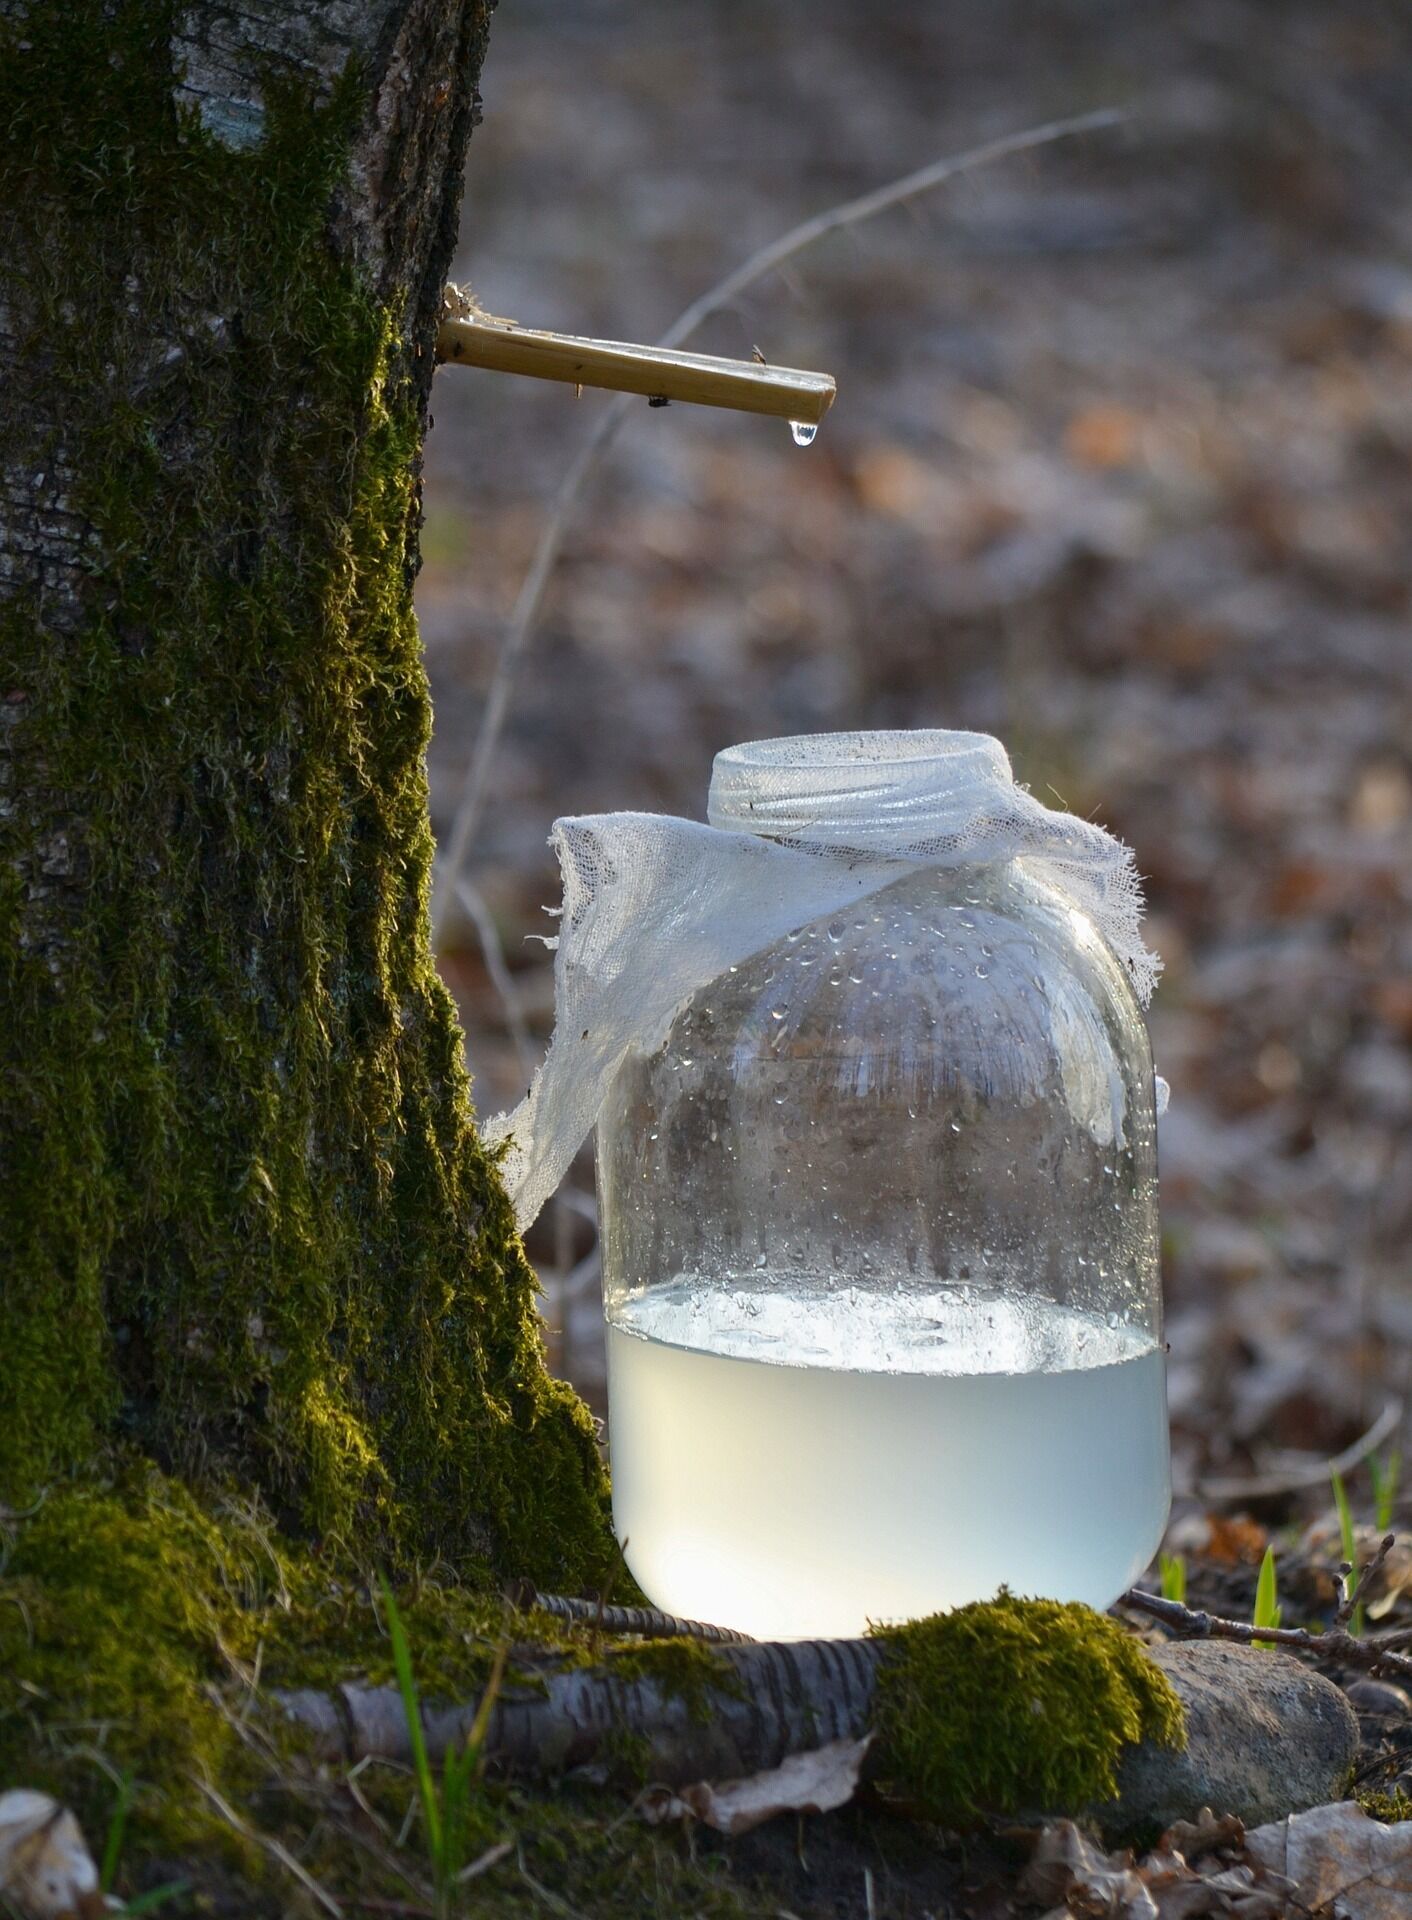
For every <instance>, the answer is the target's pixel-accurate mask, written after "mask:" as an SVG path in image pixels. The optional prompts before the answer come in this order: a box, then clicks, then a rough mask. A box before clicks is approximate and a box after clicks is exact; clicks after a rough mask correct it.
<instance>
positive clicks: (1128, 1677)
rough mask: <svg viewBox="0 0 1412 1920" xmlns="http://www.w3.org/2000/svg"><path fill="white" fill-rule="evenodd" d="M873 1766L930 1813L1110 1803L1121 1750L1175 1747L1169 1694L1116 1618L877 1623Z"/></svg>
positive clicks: (954, 1820)
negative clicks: (879, 1649) (1155, 1744)
mask: <svg viewBox="0 0 1412 1920" xmlns="http://www.w3.org/2000/svg"><path fill="white" fill-rule="evenodd" d="M876 1637H877V1638H878V1639H879V1640H880V1641H881V1642H882V1643H883V1645H884V1646H885V1647H886V1649H887V1652H886V1657H885V1659H884V1661H883V1664H882V1666H881V1668H880V1669H879V1673H878V1682H877V1709H876V1711H877V1725H878V1763H879V1765H880V1768H881V1771H882V1774H883V1777H884V1781H885V1785H886V1789H887V1790H888V1791H889V1792H890V1793H892V1794H894V1795H895V1796H896V1797H897V1798H899V1799H900V1800H903V1801H905V1802H906V1803H907V1804H909V1805H911V1806H914V1807H916V1808H917V1809H918V1810H919V1811H920V1812H922V1813H924V1814H925V1815H926V1816H928V1817H929V1818H931V1819H934V1820H939V1821H942V1822H943V1823H945V1824H947V1825H961V1826H964V1825H968V1824H971V1823H973V1822H974V1821H976V1820H978V1819H980V1818H983V1817H984V1816H986V1815H994V1814H1021V1813H1035V1812H1041V1811H1043V1812H1056V1813H1076V1812H1080V1811H1082V1810H1083V1809H1084V1808H1086V1807H1090V1806H1094V1805H1096V1804H1098V1803H1099V1802H1101V1801H1104V1800H1107V1799H1110V1798H1111V1797H1112V1795H1113V1793H1114V1792H1115V1790H1116V1786H1117V1777H1116V1767H1117V1762H1118V1757H1119V1755H1120V1754H1121V1752H1122V1750H1123V1748H1124V1747H1125V1746H1127V1745H1129V1744H1133V1743H1135V1742H1137V1741H1139V1740H1156V1741H1159V1742H1162V1743H1164V1744H1166V1745H1170V1746H1181V1745H1182V1744H1183V1742H1184V1740H1185V1737H1186V1736H1185V1726H1184V1720H1183V1714H1182V1707H1181V1702H1180V1700H1179V1699H1178V1698H1177V1695H1176V1693H1175V1691H1174V1690H1173V1688H1172V1685H1171V1683H1170V1681H1169V1680H1168V1679H1167V1677H1166V1675H1165V1674H1164V1673H1163V1672H1162V1671H1161V1669H1160V1668H1159V1667H1157V1666H1156V1665H1155V1664H1154V1662H1152V1661H1151V1660H1149V1659H1148V1658H1147V1655H1146V1654H1145V1653H1144V1652H1143V1649H1142V1645H1141V1643H1140V1642H1139V1641H1138V1640H1136V1639H1134V1638H1133V1636H1132V1634H1130V1633H1128V1632H1127V1631H1126V1630H1125V1629H1124V1628H1123V1627H1122V1626H1120V1625H1119V1624H1118V1622H1117V1621H1115V1620H1110V1619H1109V1618H1108V1617H1107V1615H1106V1614H1101V1613H1095V1612H1093V1611H1092V1609H1091V1608H1088V1607H1081V1606H1070V1605H1064V1604H1061V1603H1060V1602H1059V1601H1057V1600H1021V1599H1017V1598H1015V1597H1014V1596H1013V1595H1011V1594H1006V1593H1002V1594H1001V1595H1000V1596H999V1597H998V1598H997V1599H995V1600H993V1601H987V1602H984V1603H977V1604H976V1605H974V1606H968V1607H958V1608H957V1609H956V1611H955V1612H954V1613H947V1614H936V1615H933V1616H932V1617H931V1618H930V1619H926V1620H917V1621H912V1622H910V1623H909V1624H907V1625H906V1626H902V1627H887V1628H881V1629H878V1630H877V1631H876Z"/></svg>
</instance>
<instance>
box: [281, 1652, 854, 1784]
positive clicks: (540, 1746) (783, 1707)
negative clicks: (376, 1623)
mask: <svg viewBox="0 0 1412 1920" xmlns="http://www.w3.org/2000/svg"><path fill="white" fill-rule="evenodd" d="M882 1657H883V1648H882V1643H881V1642H879V1641H875V1640H803V1641H797V1642H790V1643H777V1642H753V1641H752V1642H747V1643H743V1644H728V1645H722V1646H720V1647H717V1648H715V1649H714V1650H713V1658H714V1662H715V1663H716V1666H715V1676H716V1677H715V1678H713V1679H711V1680H710V1682H709V1686H710V1713H709V1717H708V1718H705V1719H703V1718H702V1714H701V1702H700V1700H699V1699H698V1698H696V1697H694V1695H693V1694H692V1693H691V1692H689V1691H682V1690H678V1689H676V1688H674V1687H671V1686H669V1685H667V1684H665V1683H664V1682H663V1681H662V1680H661V1679H660V1678H658V1677H656V1676H653V1675H650V1674H647V1673H643V1672H642V1671H640V1670H638V1669H636V1668H635V1667H634V1666H633V1665H632V1663H631V1662H629V1661H628V1660H626V1659H618V1660H615V1659H613V1658H611V1657H610V1658H609V1659H607V1660H606V1661H604V1663H603V1664H602V1665H599V1666H594V1667H569V1668H563V1669H559V1670H552V1669H551V1670H548V1671H546V1672H545V1673H544V1674H543V1675H542V1676H541V1677H540V1678H539V1679H538V1683H537V1684H536V1685H535V1686H533V1687H532V1688H531V1687H525V1688H518V1689H517V1688H516V1687H515V1686H514V1685H513V1683H511V1682H507V1683H506V1684H505V1685H504V1686H503V1687H502V1688H501V1691H500V1695H499V1697H498V1699H497V1701H496V1704H495V1708H494V1710H493V1712H492V1713H491V1716H490V1723H489V1726H488V1728H487V1730H486V1740H485V1749H484V1750H485V1752H486V1755H487V1757H488V1758H489V1759H491V1760H493V1762H494V1763H495V1765H496V1766H497V1767H499V1768H501V1769H503V1770H505V1771H507V1772H511V1773H531V1774H533V1773H546V1772H551V1773H558V1772H564V1771H567V1770H568V1769H569V1768H572V1767H587V1766H593V1765H595V1764H603V1763H606V1762H607V1761H609V1760H611V1759H612V1758H614V1756H615V1754H620V1753H621V1742H622V1738H623V1736H624V1734H631V1735H633V1736H634V1737H635V1738H636V1739H637V1740H638V1741H640V1742H642V1743H644V1744H645V1747H646V1749H647V1752H646V1754H645V1755H644V1758H645V1760H646V1764H647V1766H648V1771H649V1774H650V1777H651V1778H652V1779H653V1780H658V1781H661V1782H663V1783H664V1784H666V1785H671V1786H676V1785H682V1784H685V1783H688V1782H691V1781H695V1780H701V1779H716V1780H725V1779H737V1778H739V1777H741V1776H742V1775H745V1774H751V1773H758V1772H760V1771H762V1770H763V1769H765V1768H768V1767H777V1766H779V1765H780V1763H781V1761H783V1760H784V1759H785V1758H786V1757H787V1756H788V1755H789V1754H792V1753H803V1752H807V1751H809V1750H810V1749H812V1748H815V1747H819V1746H822V1745H824V1744H825V1743H826V1742H828V1741H831V1740H857V1739H860V1738H861V1737H862V1735H863V1734H864V1733H866V1732H867V1731H868V1730H869V1724H870V1721H871V1717H872V1709H873V1687H874V1682H875V1680H876V1677H877V1669H878V1664H879V1662H880V1660H881V1659H882ZM280 1703H281V1705H282V1706H283V1708H284V1710H285V1712H286V1713H288V1714H289V1715H290V1716H291V1717H292V1718H293V1719H295V1720H297V1721H298V1722H299V1723H300V1724H301V1725H303V1726H305V1727H307V1728H308V1729H309V1730H310V1732H311V1733H312V1734H313V1735H314V1737H315V1740H316V1742H317V1744H318V1746H319V1750H320V1752H321V1753H322V1754H324V1755H326V1756H328V1757H335V1756H336V1757H339V1758H342V1759H344V1760H349V1761H356V1760H361V1759H364V1758H366V1757H367V1756H370V1755H371V1756H373V1757H375V1758H377V1759H383V1760H395V1761H399V1762H404V1763H405V1762H407V1761H408V1760H409V1759H410V1758H411V1753H412V1748H411V1741H410V1737H409V1733H408V1726H407V1717H406V1713H405V1710H404V1707H403V1703H402V1696H401V1694H400V1693H399V1692H398V1690H397V1688H396V1687H392V1686H384V1687H367V1686H358V1685H351V1684H344V1685H341V1686H338V1687H335V1688H333V1689H332V1691H330V1692H328V1693H323V1692H313V1691H309V1690H305V1691H300V1692H297V1693H287V1694H284V1695H282V1696H280ZM476 1711H477V1707H476V1703H475V1702H470V1703H468V1704H457V1703H452V1704H438V1703H437V1702H434V1701H423V1703H422V1706H421V1721H422V1733H423V1737H424V1739H425V1741H426V1746H427V1751H428V1752H429V1753H430V1754H431V1755H432V1757H433V1758H436V1757H438V1756H439V1755H441V1754H444V1753H446V1752H447V1751H448V1750H454V1749H456V1748H459V1747H462V1746H464V1744H465V1742H466V1738H467V1736H468V1735H469V1733H470V1731H471V1728H472V1725H473V1724H474V1721H475V1717H476Z"/></svg>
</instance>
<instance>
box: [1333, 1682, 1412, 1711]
mask: <svg viewBox="0 0 1412 1920" xmlns="http://www.w3.org/2000/svg"><path fill="white" fill-rule="evenodd" d="M1344 1692H1345V1693H1346V1694H1347V1695H1348V1699H1349V1703H1350V1705H1351V1706H1353V1707H1354V1708H1355V1709H1356V1710H1357V1712H1359V1713H1373V1714H1377V1715H1378V1716H1379V1717H1380V1718H1382V1719H1385V1720H1405V1719H1406V1717H1407V1715H1408V1714H1409V1713H1412V1698H1409V1696H1408V1695H1407V1694H1406V1693H1404V1692H1403V1690H1402V1688H1401V1687H1395V1686H1394V1685H1393V1684H1392V1682H1391V1680H1354V1681H1351V1682H1350V1683H1349V1685H1348V1686H1346V1687H1345V1688H1344Z"/></svg>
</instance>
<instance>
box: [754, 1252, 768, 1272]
mask: <svg viewBox="0 0 1412 1920" xmlns="http://www.w3.org/2000/svg"><path fill="white" fill-rule="evenodd" d="M767 1264H768V1262H767V1260H766V1258H765V1255H764V1254H763V1253H757V1254H756V1256H755V1271H756V1272H757V1273H763V1272H764V1270H765V1267H766V1266H767Z"/></svg>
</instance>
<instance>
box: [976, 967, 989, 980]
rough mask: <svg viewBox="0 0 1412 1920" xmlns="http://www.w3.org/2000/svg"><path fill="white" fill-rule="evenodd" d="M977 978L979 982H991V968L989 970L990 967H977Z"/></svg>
mask: <svg viewBox="0 0 1412 1920" xmlns="http://www.w3.org/2000/svg"><path fill="white" fill-rule="evenodd" d="M976 978H977V980H989V978H990V968H989V967H977V968H976Z"/></svg>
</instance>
